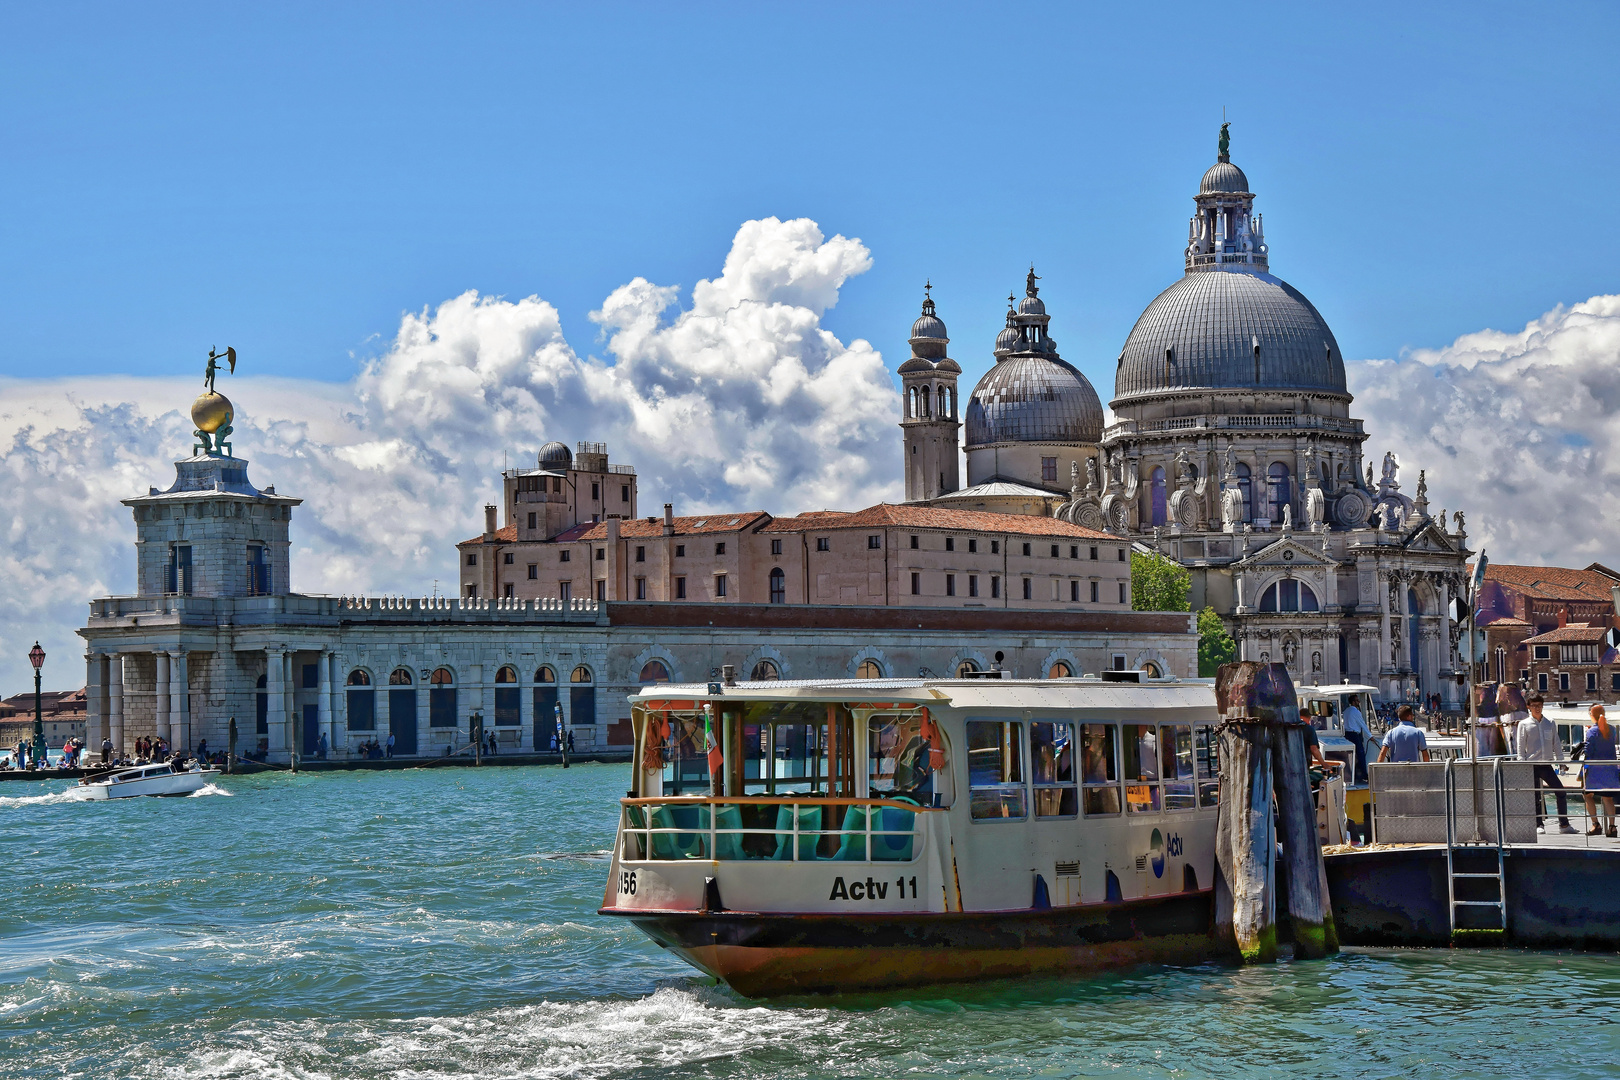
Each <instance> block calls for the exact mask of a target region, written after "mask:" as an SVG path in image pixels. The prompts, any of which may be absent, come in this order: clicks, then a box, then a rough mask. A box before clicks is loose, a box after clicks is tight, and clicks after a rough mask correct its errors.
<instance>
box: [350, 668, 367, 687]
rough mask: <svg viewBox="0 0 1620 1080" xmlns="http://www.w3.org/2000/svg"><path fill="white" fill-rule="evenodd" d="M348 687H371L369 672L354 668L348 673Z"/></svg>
mask: <svg viewBox="0 0 1620 1080" xmlns="http://www.w3.org/2000/svg"><path fill="white" fill-rule="evenodd" d="M348 685H350V686H370V685H371V672H369V671H367V670H366V669H365V668H355V669H354V670H353V671H351V672H349V682H348Z"/></svg>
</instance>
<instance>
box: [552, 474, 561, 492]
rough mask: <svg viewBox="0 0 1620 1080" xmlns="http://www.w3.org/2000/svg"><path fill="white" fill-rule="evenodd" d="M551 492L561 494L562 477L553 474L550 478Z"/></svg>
mask: <svg viewBox="0 0 1620 1080" xmlns="http://www.w3.org/2000/svg"><path fill="white" fill-rule="evenodd" d="M551 493H552V494H553V495H561V494H562V477H560V476H553V477H552V478H551Z"/></svg>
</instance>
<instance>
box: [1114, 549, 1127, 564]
mask: <svg viewBox="0 0 1620 1080" xmlns="http://www.w3.org/2000/svg"><path fill="white" fill-rule="evenodd" d="M1115 554H1117V555H1118V556H1119V561H1120V562H1124V561H1125V549H1124V548H1120V549H1118V551H1116V552H1115Z"/></svg>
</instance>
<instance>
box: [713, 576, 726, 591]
mask: <svg viewBox="0 0 1620 1080" xmlns="http://www.w3.org/2000/svg"><path fill="white" fill-rule="evenodd" d="M714 595H716V596H724V595H726V575H724V574H716V575H715V576H714Z"/></svg>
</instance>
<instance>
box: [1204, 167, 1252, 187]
mask: <svg viewBox="0 0 1620 1080" xmlns="http://www.w3.org/2000/svg"><path fill="white" fill-rule="evenodd" d="M1248 190H1249V178H1248V177H1247V176H1244V175H1243V170H1242V169H1240V168H1238V167H1237V166H1236V165H1234V164H1232V163H1231V162H1230V161H1217V162H1216V163H1215V164H1213V165H1211V166H1210V167H1209V171H1208V172H1206V173H1205V174H1204V178H1203V179H1202V180H1200V181H1199V182H1198V194H1200V195H1213V194H1215V193H1217V192H1224V191H1243V192H1246V191H1248Z"/></svg>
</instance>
